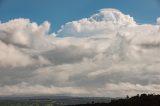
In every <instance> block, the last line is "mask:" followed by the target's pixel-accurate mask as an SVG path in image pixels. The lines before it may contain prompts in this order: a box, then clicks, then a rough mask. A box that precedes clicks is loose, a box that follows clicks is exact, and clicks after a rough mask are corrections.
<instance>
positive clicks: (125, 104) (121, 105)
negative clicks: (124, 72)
mask: <svg viewBox="0 0 160 106" xmlns="http://www.w3.org/2000/svg"><path fill="white" fill-rule="evenodd" d="M72 106H160V95H154V94H141V95H139V94H138V95H137V96H133V97H130V98H129V97H128V96H127V97H126V98H125V99H118V100H111V102H110V103H94V102H92V103H90V104H79V105H72Z"/></svg>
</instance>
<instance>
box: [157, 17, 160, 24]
mask: <svg viewBox="0 0 160 106" xmlns="http://www.w3.org/2000/svg"><path fill="white" fill-rule="evenodd" d="M157 24H158V25H160V17H159V18H157Z"/></svg>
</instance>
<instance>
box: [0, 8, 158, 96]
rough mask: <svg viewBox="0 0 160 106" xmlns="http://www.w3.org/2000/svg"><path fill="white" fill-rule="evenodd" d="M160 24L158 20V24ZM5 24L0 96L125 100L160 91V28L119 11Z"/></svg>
mask: <svg viewBox="0 0 160 106" xmlns="http://www.w3.org/2000/svg"><path fill="white" fill-rule="evenodd" d="M155 21H156V20H155ZM49 28H50V23H49V22H47V21H46V22H44V23H42V24H41V25H37V23H35V22H31V21H30V20H29V19H14V20H11V21H8V22H6V23H1V24H0V91H1V93H0V95H1V96H6V95H7V96H8V95H41V94H44V95H46V94H53V95H71V96H111V97H115V96H125V95H127V94H128V95H135V94H137V93H160V89H159V88H160V82H159V80H160V72H159V68H160V58H159V57H160V25H159V18H157V24H156V25H151V24H142V25H139V24H137V23H136V22H135V21H134V19H133V18H132V17H131V16H129V15H124V14H123V13H122V12H120V11H118V10H116V9H102V10H100V11H99V13H97V14H94V15H92V16H91V17H89V18H83V19H81V20H78V21H73V22H68V23H66V24H65V25H63V26H62V28H61V29H60V30H59V31H58V32H56V33H54V35H55V36H53V34H51V35H50V34H48V31H49Z"/></svg>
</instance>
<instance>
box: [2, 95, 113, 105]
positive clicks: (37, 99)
mask: <svg viewBox="0 0 160 106" xmlns="http://www.w3.org/2000/svg"><path fill="white" fill-rule="evenodd" d="M92 102H94V103H108V102H111V98H108V97H70V96H51V95H48V96H47V95H45V96H44V95H43V96H25V97H24V96H14V97H0V106H67V105H76V104H87V103H92Z"/></svg>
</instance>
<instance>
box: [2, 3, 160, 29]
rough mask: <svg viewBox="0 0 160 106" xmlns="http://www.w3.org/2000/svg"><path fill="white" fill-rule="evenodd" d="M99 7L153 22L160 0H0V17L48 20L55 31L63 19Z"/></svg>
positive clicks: (81, 16)
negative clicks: (117, 10)
mask: <svg viewBox="0 0 160 106" xmlns="http://www.w3.org/2000/svg"><path fill="white" fill-rule="evenodd" d="M102 8H116V9H119V10H121V11H122V12H123V13H125V14H130V15H131V16H133V17H134V19H135V20H136V21H137V22H138V23H152V24H154V23H155V22H156V18H157V17H159V16H160V0H0V20H1V21H2V22H6V21H8V20H10V19H14V18H19V17H22V18H29V19H31V20H32V21H36V22H38V23H42V22H43V21H45V20H48V21H49V22H51V24H52V27H51V28H52V31H57V30H58V29H59V28H60V26H61V25H63V24H65V23H66V22H69V21H73V20H78V19H81V18H84V17H89V16H90V15H92V14H94V13H96V12H97V11H98V10H99V9H102Z"/></svg>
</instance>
